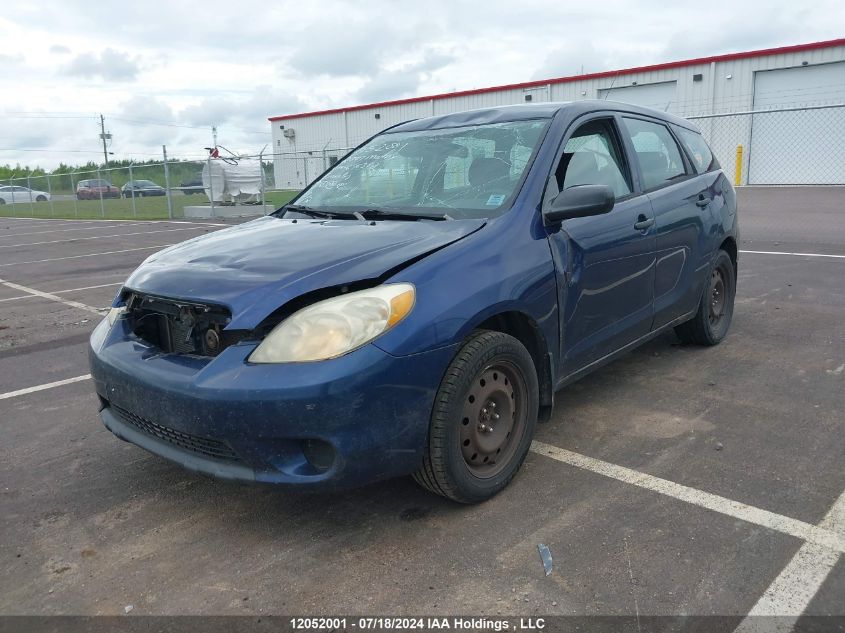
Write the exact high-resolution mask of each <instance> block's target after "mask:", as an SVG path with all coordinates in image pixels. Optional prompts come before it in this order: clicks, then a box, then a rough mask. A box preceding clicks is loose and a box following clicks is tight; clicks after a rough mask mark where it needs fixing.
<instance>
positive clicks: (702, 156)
mask: <svg viewBox="0 0 845 633" xmlns="http://www.w3.org/2000/svg"><path fill="white" fill-rule="evenodd" d="M672 127H673V128H675V133H676V134H677V135H678V138H680V139H681V143H682V144H683V146H684V147H685V148H686V150H687V153H688V154H689V156H690V158H691V159H692V165H693V167H695V171H696V173H698V174H703V173H704V172H707V171H710V170H712V169H718V168H719V163H717V162H716V159H715V158H714V157H713V152H711V151H710V148H709V147H708V146H707V143H706V141H705V140H704V137H702V136H701V134H699V133H698V132H693V131H692V130H688V129H686V128H683V127H678V126H677V125H673V126H672Z"/></svg>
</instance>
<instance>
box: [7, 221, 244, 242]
mask: <svg viewBox="0 0 845 633" xmlns="http://www.w3.org/2000/svg"><path fill="white" fill-rule="evenodd" d="M0 219H2V218H0ZM94 221H95V222H128V224H101V225H99V226H79V225H78V223H80V222H87V220H71V221H70V222H69V223H68V224H61V225H58V226H59V227H60V228H52V229H48V230H46V231H29V232H27V233H7V232H5V231H2V230H0V238H3V237H21V236H23V235H42V234H44V233H65V232H68V231H99V230H102V229H117V228H124V227H127V226H150V225H153V224H190V225H193V226H220V227H229V226H234V225H232V224H223V223H220V222H188V221H185V220H143V221H138V220H94ZM33 226H38V225H27V226H23V227H20V226H18V227H15V228H32V227H33ZM42 226H43V225H42ZM49 226H54V227H55V226H57V225H55V224H51V225H49ZM61 227H73V228H61Z"/></svg>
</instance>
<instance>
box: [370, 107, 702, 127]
mask: <svg viewBox="0 0 845 633" xmlns="http://www.w3.org/2000/svg"><path fill="white" fill-rule="evenodd" d="M562 110H567V111H568V112H567V113H568V114H570V115H571V116H572V117H573V118H574V117H577V116H581V115H583V114H589V113H591V112H596V111H611V112H620V113H627V114H641V115H645V116H650V117H655V118H657V119H662V120H663V121H666V122H667V123H674V124H675V125H679V126H681V127H685V128H688V129H690V130H695V131H696V132H697V131H698V128H697V127H696V126H695V125H694V124H693V123H690V122H689V121H687V120H686V119H682V118H681V117H679V116H675V115H674V114H670V113H668V112H661V111H660V110H655V109H653V108H646V107H644V106H638V105H634V104H632V103H621V102H618V101H606V100H598V99H585V100H583V101H564V102H549V103H537V104H530V105H525V104H519V105H505V106H496V107H493V108H480V109H478V110H467V111H464V112H454V113H452V114H444V115H441V116H433V117H426V118H424V119H416V120H413V121H408V122H406V123H400V124H399V125H397V126H394V127H392V128H389V129H388V130H385V133H393V132H416V131H421V130H436V129H440V128H450V127H461V126H464V125H490V124H493V123H505V122H509V121H528V120H531V119H550V118H552V117H554V116H555V115H556V114H557V113H558V112H560V111H562Z"/></svg>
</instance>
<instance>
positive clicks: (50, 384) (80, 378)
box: [0, 374, 91, 400]
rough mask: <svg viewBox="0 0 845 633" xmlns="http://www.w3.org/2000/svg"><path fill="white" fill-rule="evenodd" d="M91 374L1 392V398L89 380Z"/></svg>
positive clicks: (14, 396)
mask: <svg viewBox="0 0 845 633" xmlns="http://www.w3.org/2000/svg"><path fill="white" fill-rule="evenodd" d="M90 377H91V374H85V375H84V376H76V377H75V378H66V379H64V380H57V381H56V382H48V383H45V384H43V385H36V386H35V387H27V388H26V389H18V390H17V391H9V392H8V393H0V400H6V399H7V398H16V397H17V396H25V395H26V394H28V393H35V392H36V391H44V390H45V389H52V388H53V387H61V386H62V385H69V384H72V383H74V382H81V381H83V380H88V379H89V378H90Z"/></svg>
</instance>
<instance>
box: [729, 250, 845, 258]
mask: <svg viewBox="0 0 845 633" xmlns="http://www.w3.org/2000/svg"><path fill="white" fill-rule="evenodd" d="M739 252H740V253H748V254H751V255H792V256H794V257H832V258H834V259H845V255H827V254H826V253H790V252H787V251H739Z"/></svg>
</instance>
